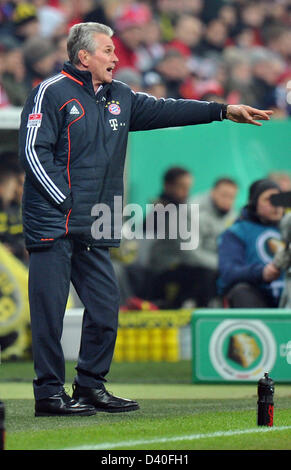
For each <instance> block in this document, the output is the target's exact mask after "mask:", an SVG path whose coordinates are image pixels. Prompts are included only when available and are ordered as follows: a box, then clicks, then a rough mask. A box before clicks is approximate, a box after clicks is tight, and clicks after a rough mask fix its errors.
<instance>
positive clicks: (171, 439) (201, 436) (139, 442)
mask: <svg viewBox="0 0 291 470" xmlns="http://www.w3.org/2000/svg"><path fill="white" fill-rule="evenodd" d="M287 429H291V426H278V427H272V428H269V427H263V428H251V429H242V430H239V429H238V430H236V431H217V432H211V433H206V434H188V435H185V436H173V437H156V438H155V439H143V440H142V439H140V440H136V441H120V442H103V443H102V444H93V445H90V444H88V445H83V446H79V447H69V448H66V449H64V450H102V449H104V450H105V449H107V450H109V449H115V448H117V447H134V446H137V445H146V444H156V443H158V442H160V443H163V442H177V441H194V440H197V439H205V438H211V437H226V436H239V435H241V434H253V433H264V432H273V431H285V430H287Z"/></svg>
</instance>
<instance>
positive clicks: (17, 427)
mask: <svg viewBox="0 0 291 470" xmlns="http://www.w3.org/2000/svg"><path fill="white" fill-rule="evenodd" d="M190 369H191V367H190V363H189V362H188V361H181V362H179V363H176V364H169V363H144V364H113V366H112V370H111V374H110V377H109V379H110V380H109V383H108V385H107V387H108V389H109V390H110V391H111V392H113V393H115V394H117V395H120V396H124V397H128V398H134V399H137V400H138V401H139V403H140V406H141V409H140V410H139V411H136V412H132V413H122V414H108V413H98V414H97V415H95V416H90V417H79V418H75V417H66V418H63V417H62V418H35V417H34V413H33V408H34V400H33V395H32V385H31V380H32V378H33V370H32V365H31V363H10V364H9V363H4V364H2V365H1V366H0V374H1V376H0V397H1V399H2V400H3V401H4V402H5V406H6V415H7V419H6V429H7V438H6V448H7V449H8V450H9V449H11V450H12V449H21V450H29V449H96V450H98V449H106V450H110V449H114V450H121V449H125V450H129V449H130V450H134V449H145V450H167V449H169V450H173V449H175V450H198V449H199V450H202V449H207V450H208V449H213V450H214V449H221V450H222V449H225V450H230V449H233V450H241V449H242V450H264V449H268V450H270V449H291V412H290V411H291V386H290V385H279V384H278V385H277V386H276V391H275V412H274V427H273V428H271V429H268V428H260V427H258V426H257V425H256V400H257V397H256V384H254V385H200V384H199V385H192V384H191V382H190V380H191V379H190V377H191V370H190ZM73 376H74V369H73V365H72V364H70V363H69V364H68V365H67V382H68V387H69V391H70V384H71V381H72V378H73Z"/></svg>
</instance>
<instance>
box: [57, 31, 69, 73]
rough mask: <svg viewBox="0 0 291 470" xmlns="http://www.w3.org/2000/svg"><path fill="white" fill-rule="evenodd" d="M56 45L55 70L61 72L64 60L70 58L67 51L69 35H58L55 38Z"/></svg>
mask: <svg viewBox="0 0 291 470" xmlns="http://www.w3.org/2000/svg"><path fill="white" fill-rule="evenodd" d="M54 46H55V57H56V61H55V72H56V73H58V72H61V70H62V69H63V65H64V62H66V61H67V60H69V58H68V52H67V35H66V34H62V35H60V36H57V37H56V38H55V40H54Z"/></svg>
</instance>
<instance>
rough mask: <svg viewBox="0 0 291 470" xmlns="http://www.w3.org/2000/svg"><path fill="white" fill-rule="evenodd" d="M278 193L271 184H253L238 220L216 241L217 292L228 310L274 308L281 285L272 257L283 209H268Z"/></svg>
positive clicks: (279, 275) (257, 182) (262, 181)
mask: <svg viewBox="0 0 291 470" xmlns="http://www.w3.org/2000/svg"><path fill="white" fill-rule="evenodd" d="M279 192H280V187H279V186H278V185H277V184H276V183H275V182H273V181H271V180H268V179H262V180H257V181H255V182H254V183H253V184H252V185H251V186H250V190H249V200H248V205H247V206H246V207H244V209H243V210H242V213H241V216H240V218H239V219H238V220H237V221H236V222H235V223H234V224H233V225H232V226H231V227H230V228H229V229H227V230H226V231H225V232H224V233H223V234H222V235H221V237H220V239H219V245H218V254H219V279H218V292H219V294H220V295H222V296H224V297H225V298H226V300H227V303H228V304H229V306H230V307H232V308H274V307H277V306H278V303H279V299H280V295H281V293H282V289H283V286H284V281H283V275H282V274H281V272H280V270H279V269H277V268H276V267H275V265H274V264H273V257H274V255H275V253H276V252H277V251H278V248H279V247H280V246H281V242H280V240H281V234H280V230H279V223H280V221H281V219H282V216H283V208H281V207H275V206H272V205H271V203H270V196H271V195H272V194H278V193H279Z"/></svg>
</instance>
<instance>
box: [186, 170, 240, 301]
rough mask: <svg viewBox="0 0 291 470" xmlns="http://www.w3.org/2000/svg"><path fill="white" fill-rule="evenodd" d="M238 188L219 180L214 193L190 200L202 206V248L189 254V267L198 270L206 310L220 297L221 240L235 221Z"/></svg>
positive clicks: (200, 230)
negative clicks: (218, 240) (222, 235)
mask: <svg viewBox="0 0 291 470" xmlns="http://www.w3.org/2000/svg"><path fill="white" fill-rule="evenodd" d="M236 195H237V184H236V183H235V181H234V180H232V179H231V178H226V177H224V178H219V179H218V180H217V181H215V183H214V185H213V187H212V189H211V190H210V191H209V192H207V193H204V194H202V195H199V196H196V197H194V198H192V199H191V201H190V202H191V204H198V205H199V245H198V247H197V248H196V250H193V251H192V252H191V253H189V260H188V263H189V264H191V267H192V268H193V269H195V272H196V274H197V279H199V278H201V281H200V283H199V286H200V289H201V298H202V305H199V306H203V307H206V306H207V305H209V302H210V301H212V300H213V299H215V297H216V296H217V291H216V279H217V275H218V247H217V238H218V236H219V235H220V234H221V233H222V232H224V230H226V228H227V227H229V226H230V225H231V224H232V223H233V222H234V220H235V218H236V215H237V214H236V211H235V209H234V203H235V198H236Z"/></svg>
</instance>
